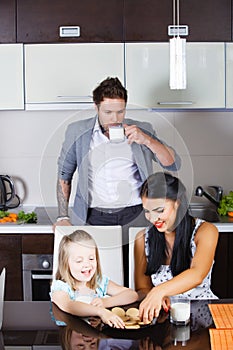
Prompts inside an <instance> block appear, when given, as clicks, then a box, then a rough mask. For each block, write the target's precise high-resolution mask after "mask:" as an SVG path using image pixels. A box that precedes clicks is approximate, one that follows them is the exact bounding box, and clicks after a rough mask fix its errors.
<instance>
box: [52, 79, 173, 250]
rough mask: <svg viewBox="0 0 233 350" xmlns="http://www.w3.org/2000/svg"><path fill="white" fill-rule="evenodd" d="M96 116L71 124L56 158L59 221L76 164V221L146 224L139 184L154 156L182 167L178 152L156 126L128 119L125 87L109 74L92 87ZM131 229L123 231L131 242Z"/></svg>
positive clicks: (168, 166)
mask: <svg viewBox="0 0 233 350" xmlns="http://www.w3.org/2000/svg"><path fill="white" fill-rule="evenodd" d="M93 100H94V103H95V109H96V113H97V114H96V116H95V117H93V118H90V119H85V120H79V121H77V122H74V123H72V124H70V125H69V126H68V128H67V130H66V135H65V141H64V143H63V146H62V150H61V153H60V156H59V159H58V182H57V198H58V213H59V216H58V218H57V222H56V223H55V224H54V227H55V226H56V225H71V222H70V218H69V215H68V206H69V198H70V193H71V183H72V177H73V174H74V172H75V171H76V169H78V185H77V192H76V196H75V201H74V207H73V213H74V215H73V217H72V224H75V225H85V224H89V225H121V226H122V227H123V232H124V228H126V227H129V226H144V225H147V223H146V221H145V218H144V215H143V213H142V204H141V199H140V195H139V192H140V187H141V185H142V183H143V182H144V181H145V179H146V178H147V177H148V176H149V175H150V174H152V173H153V165H152V163H153V161H155V162H158V163H159V164H160V166H161V167H162V168H164V169H165V170H167V171H176V170H178V169H179V167H180V158H179V156H178V155H177V154H176V152H175V151H174V150H173V149H172V148H171V147H169V146H168V145H166V144H165V143H164V142H162V141H161V140H159V139H158V138H157V137H156V136H155V131H154V130H153V128H152V125H151V124H150V123H147V122H139V121H136V120H132V119H125V113H126V103H127V90H126V89H125V88H124V87H123V86H122V84H121V82H120V81H119V79H118V78H107V79H105V80H104V81H102V82H101V83H100V84H99V86H97V88H96V89H95V90H94V91H93ZM127 234H128V233H124V234H123V243H124V244H127V242H128V240H127V239H128V238H127Z"/></svg>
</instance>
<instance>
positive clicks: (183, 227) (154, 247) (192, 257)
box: [134, 172, 218, 322]
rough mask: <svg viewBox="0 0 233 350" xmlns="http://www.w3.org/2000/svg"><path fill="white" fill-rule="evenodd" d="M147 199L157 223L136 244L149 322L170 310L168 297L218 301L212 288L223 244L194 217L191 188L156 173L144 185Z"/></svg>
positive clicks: (141, 293) (214, 230)
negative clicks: (219, 247)
mask: <svg viewBox="0 0 233 350" xmlns="http://www.w3.org/2000/svg"><path fill="white" fill-rule="evenodd" d="M141 198H142V204H143V208H144V210H145V216H146V218H147V220H148V221H149V222H150V223H151V224H152V226H151V227H149V228H148V229H145V230H142V231H140V232H138V234H137V236H136V238H135V243H134V254H135V287H136V290H137V292H138V294H139V297H140V300H141V299H142V298H144V297H145V296H146V297H145V299H144V300H143V301H142V302H141V304H140V308H139V310H140V317H141V318H142V319H143V321H144V322H148V320H149V321H151V320H152V319H153V318H154V317H157V316H158V315H159V311H160V309H161V307H163V308H164V310H165V311H168V303H167V302H166V297H169V296H172V295H176V294H184V295H186V296H188V297H189V298H190V299H216V298H217V297H216V296H215V295H214V294H213V293H212V291H211V289H210V282H211V270H212V265H213V261H214V254H215V250H216V246H217V242H218V230H217V228H216V227H215V226H214V225H213V224H211V223H208V222H205V221H204V220H201V219H194V218H193V217H191V216H190V215H189V213H188V201H187V198H186V189H185V187H184V185H183V184H182V182H181V181H180V180H179V179H178V178H177V177H174V176H172V175H170V174H167V173H162V172H158V173H155V174H153V175H151V176H149V178H148V179H147V180H146V181H145V182H144V184H143V185H142V189H141Z"/></svg>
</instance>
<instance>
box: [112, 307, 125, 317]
mask: <svg viewBox="0 0 233 350" xmlns="http://www.w3.org/2000/svg"><path fill="white" fill-rule="evenodd" d="M112 312H113V313H114V314H115V315H117V316H119V317H121V318H122V317H124V316H125V310H124V309H122V307H118V306H116V307H113V308H112Z"/></svg>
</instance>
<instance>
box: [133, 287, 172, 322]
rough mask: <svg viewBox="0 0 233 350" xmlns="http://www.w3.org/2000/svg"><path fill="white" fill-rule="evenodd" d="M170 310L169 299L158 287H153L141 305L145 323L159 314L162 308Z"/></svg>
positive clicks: (141, 314) (140, 309)
mask: <svg viewBox="0 0 233 350" xmlns="http://www.w3.org/2000/svg"><path fill="white" fill-rule="evenodd" d="M162 307H163V309H164V310H165V311H166V312H168V309H169V299H168V298H164V297H163V296H161V295H160V294H159V293H158V291H157V289H156V287H154V288H152V289H151V291H150V292H149V293H148V294H147V296H146V297H145V299H144V300H143V301H142V302H141V304H140V306H139V316H140V318H141V319H142V320H143V322H144V323H147V322H151V321H152V320H153V319H154V318H155V317H156V318H157V317H158V316H159V312H160V310H161V308H162Z"/></svg>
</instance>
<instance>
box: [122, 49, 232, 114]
mask: <svg viewBox="0 0 233 350" xmlns="http://www.w3.org/2000/svg"><path fill="white" fill-rule="evenodd" d="M125 52H126V68H125V69H126V88H127V89H128V91H129V92H130V93H129V104H132V105H134V106H139V107H146V108H148V107H149V108H159V109H163V108H193V109H194V108H225V49H224V43H187V45H186V67H187V88H186V89H185V90H171V89H170V88H169V70H170V59H169V43H126V49H125Z"/></svg>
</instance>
